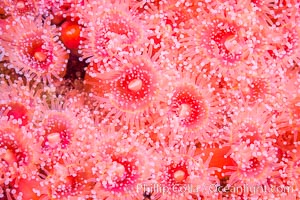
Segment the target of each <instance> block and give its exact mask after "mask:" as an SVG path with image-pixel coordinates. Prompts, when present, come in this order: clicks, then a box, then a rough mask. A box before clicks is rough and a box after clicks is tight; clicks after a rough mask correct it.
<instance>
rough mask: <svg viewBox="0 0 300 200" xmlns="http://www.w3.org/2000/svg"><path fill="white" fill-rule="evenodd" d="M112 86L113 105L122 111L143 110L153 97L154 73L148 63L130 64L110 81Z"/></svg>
mask: <svg viewBox="0 0 300 200" xmlns="http://www.w3.org/2000/svg"><path fill="white" fill-rule="evenodd" d="M112 88H113V89H112V92H111V94H112V98H111V101H112V104H113V105H115V106H116V107H118V108H119V109H121V110H124V111H137V110H144V109H146V108H148V107H149V106H150V105H151V102H152V101H153V99H154V98H155V93H156V89H157V83H156V77H155V73H154V71H153V70H152V68H151V67H150V66H148V65H144V66H141V65H140V64H138V65H135V66H132V67H130V68H127V69H126V70H125V71H124V72H123V73H122V74H121V76H120V77H119V78H118V79H117V80H116V81H114V82H113V83H112Z"/></svg>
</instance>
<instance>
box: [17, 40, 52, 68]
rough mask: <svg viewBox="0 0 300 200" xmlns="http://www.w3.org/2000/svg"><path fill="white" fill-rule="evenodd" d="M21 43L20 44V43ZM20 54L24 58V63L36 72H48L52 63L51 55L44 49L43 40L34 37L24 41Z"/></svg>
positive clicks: (48, 50)
mask: <svg viewBox="0 0 300 200" xmlns="http://www.w3.org/2000/svg"><path fill="white" fill-rule="evenodd" d="M21 43H22V42H21ZM21 45H22V46H23V51H22V54H23V55H24V56H26V63H28V64H31V65H32V67H33V68H35V70H37V71H48V70H49V69H50V65H51V63H52V62H53V53H52V51H51V50H50V49H46V48H45V46H47V45H46V43H45V41H44V40H42V39H40V38H35V37H29V38H27V39H24V42H23V43H22V44H21Z"/></svg>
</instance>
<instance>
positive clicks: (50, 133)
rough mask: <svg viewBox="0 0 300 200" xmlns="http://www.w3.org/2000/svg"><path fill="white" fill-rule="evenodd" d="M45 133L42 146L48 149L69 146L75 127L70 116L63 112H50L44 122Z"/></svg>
mask: <svg viewBox="0 0 300 200" xmlns="http://www.w3.org/2000/svg"><path fill="white" fill-rule="evenodd" d="M43 127H44V130H45V135H44V141H43V144H42V146H43V147H44V148H46V149H48V148H51V149H52V148H57V147H58V146H60V147H61V148H62V149H65V148H67V147H68V146H69V145H70V143H71V140H72V137H73V135H74V133H73V132H74V131H73V127H72V125H71V123H70V122H69V120H68V117H67V116H65V115H64V114H62V113H52V114H50V115H49V116H48V117H47V118H46V120H45V121H44V124H43Z"/></svg>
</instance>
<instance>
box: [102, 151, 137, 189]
mask: <svg viewBox="0 0 300 200" xmlns="http://www.w3.org/2000/svg"><path fill="white" fill-rule="evenodd" d="M136 162H137V159H136V158H135V157H134V156H133V155H129V154H124V155H113V156H112V165H111V167H110V169H109V171H110V172H109V173H110V174H112V176H111V177H109V179H111V180H112V182H110V183H106V184H104V185H103V187H104V189H105V190H109V191H114V192H126V190H127V189H128V187H130V186H133V185H134V184H135V183H136V182H137V181H138V178H139V175H138V173H137V172H138V170H139V168H138V166H137V165H136Z"/></svg>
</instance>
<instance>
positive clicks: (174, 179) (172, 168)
mask: <svg viewBox="0 0 300 200" xmlns="http://www.w3.org/2000/svg"><path fill="white" fill-rule="evenodd" d="M167 168H168V170H167V172H166V173H167V174H166V177H168V178H169V180H168V181H167V182H168V184H169V185H171V186H173V185H176V184H184V183H186V181H187V179H188V177H189V172H188V169H187V166H186V164H185V163H184V162H181V163H178V164H172V165H169V166H167Z"/></svg>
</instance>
